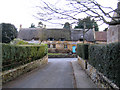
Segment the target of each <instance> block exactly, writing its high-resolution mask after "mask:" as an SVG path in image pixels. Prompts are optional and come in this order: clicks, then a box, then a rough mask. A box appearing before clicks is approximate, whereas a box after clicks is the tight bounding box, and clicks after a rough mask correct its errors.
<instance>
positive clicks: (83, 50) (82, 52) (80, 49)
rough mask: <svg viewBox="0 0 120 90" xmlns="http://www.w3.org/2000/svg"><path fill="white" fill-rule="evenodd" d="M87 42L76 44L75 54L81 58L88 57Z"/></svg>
mask: <svg viewBox="0 0 120 90" xmlns="http://www.w3.org/2000/svg"><path fill="white" fill-rule="evenodd" d="M88 46H89V44H77V55H78V56H80V57H81V58H83V59H88Z"/></svg>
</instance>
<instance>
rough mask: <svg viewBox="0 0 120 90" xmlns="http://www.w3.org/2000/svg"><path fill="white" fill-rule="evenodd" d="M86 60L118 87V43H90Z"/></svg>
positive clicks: (119, 76) (119, 64) (119, 70)
mask: <svg viewBox="0 0 120 90" xmlns="http://www.w3.org/2000/svg"><path fill="white" fill-rule="evenodd" d="M88 62H89V63H90V64H91V65H92V66H94V67H95V68H96V69H97V70H98V71H100V72H101V73H103V74H104V75H105V76H106V77H107V78H109V79H110V80H111V81H112V82H113V83H116V84H117V85H118V86H119V87H120V43H112V44H108V45H90V46H89V60H88Z"/></svg>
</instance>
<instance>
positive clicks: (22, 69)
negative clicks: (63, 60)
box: [0, 55, 48, 84]
mask: <svg viewBox="0 0 120 90" xmlns="http://www.w3.org/2000/svg"><path fill="white" fill-rule="evenodd" d="M47 63H48V56H47V55H46V56H44V57H43V58H42V59H39V60H35V61H33V62H30V63H28V64H25V65H22V66H19V67H17V68H15V69H12V70H8V71H4V72H2V74H1V75H0V76H2V83H3V84H4V83H6V82H8V81H11V80H13V79H15V78H16V77H18V76H20V75H21V74H24V73H26V72H29V71H31V70H33V69H35V68H37V67H42V66H44V65H46V64H47Z"/></svg>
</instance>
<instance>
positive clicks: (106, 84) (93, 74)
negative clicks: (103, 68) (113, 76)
mask: <svg viewBox="0 0 120 90" xmlns="http://www.w3.org/2000/svg"><path fill="white" fill-rule="evenodd" d="M78 63H79V64H80V66H81V67H82V68H83V69H84V70H85V71H86V73H87V74H88V75H89V76H90V78H91V79H92V80H93V81H94V83H95V84H96V85H97V86H98V87H99V88H111V89H113V88H115V89H119V87H117V85H116V84H114V83H112V81H110V80H109V79H108V78H106V77H105V76H104V75H103V74H102V73H100V72H98V71H97V70H96V69H95V68H94V67H93V66H91V65H90V64H89V63H88V62H87V61H86V60H83V59H82V58H80V57H79V56H78Z"/></svg>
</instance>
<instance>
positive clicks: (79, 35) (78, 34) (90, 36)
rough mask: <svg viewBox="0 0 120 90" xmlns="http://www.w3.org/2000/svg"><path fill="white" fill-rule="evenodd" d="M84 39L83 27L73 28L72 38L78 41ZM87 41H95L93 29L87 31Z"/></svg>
mask: <svg viewBox="0 0 120 90" xmlns="http://www.w3.org/2000/svg"><path fill="white" fill-rule="evenodd" d="M80 39H83V29H73V30H71V40H73V41H77V40H80ZM85 40H86V41H94V32H93V30H92V29H90V30H89V31H87V32H86V33H85Z"/></svg>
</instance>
